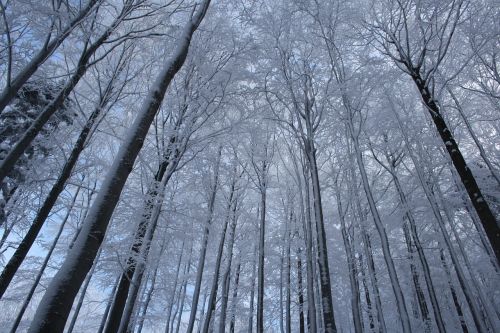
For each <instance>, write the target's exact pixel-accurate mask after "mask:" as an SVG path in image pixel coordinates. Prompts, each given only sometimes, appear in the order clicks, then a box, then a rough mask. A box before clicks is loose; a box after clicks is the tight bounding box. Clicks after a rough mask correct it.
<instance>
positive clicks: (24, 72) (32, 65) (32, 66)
mask: <svg viewBox="0 0 500 333" xmlns="http://www.w3.org/2000/svg"><path fill="white" fill-rule="evenodd" d="M99 2H101V0H89V1H88V3H87V4H86V5H85V6H83V7H82V8H81V9H80V11H79V12H78V13H77V14H76V15H75V17H74V18H73V19H72V20H71V22H70V23H69V24H68V25H67V26H66V27H64V29H63V30H62V31H61V32H60V33H59V34H58V35H57V36H56V37H55V38H54V39H52V40H51V41H48V42H47V43H45V44H44V45H43V47H42V48H41V49H40V50H39V51H38V52H37V53H36V55H35V56H34V57H33V58H32V59H31V61H30V62H29V63H27V64H26V65H25V66H24V68H23V69H21V71H20V72H19V74H17V75H16V77H14V79H12V80H10V82H9V85H8V86H7V87H6V88H5V89H4V90H3V91H2V93H1V94H0V114H1V113H2V112H3V110H4V109H5V107H6V106H7V105H8V104H9V103H10V102H11V101H12V99H13V98H14V97H16V95H17V93H18V91H19V89H21V87H22V86H23V85H24V84H25V83H26V82H27V81H28V80H29V79H30V78H31V76H32V75H33V74H34V73H35V72H36V71H37V70H38V68H39V67H40V66H41V65H42V64H43V63H44V62H45V61H46V60H47V59H48V58H49V57H50V56H51V55H52V53H53V52H54V51H55V50H56V49H57V48H58V47H59V46H60V45H61V44H62V43H63V42H64V40H65V39H66V37H68V36H69V35H70V34H71V32H72V31H73V29H75V28H76V27H77V26H78V25H80V23H82V21H84V20H85V18H86V17H88V15H89V13H90V12H91V11H92V10H93V9H94V8H95V7H96V4H98V3H99Z"/></svg>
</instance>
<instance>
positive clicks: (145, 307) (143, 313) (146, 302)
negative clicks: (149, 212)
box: [137, 239, 167, 333]
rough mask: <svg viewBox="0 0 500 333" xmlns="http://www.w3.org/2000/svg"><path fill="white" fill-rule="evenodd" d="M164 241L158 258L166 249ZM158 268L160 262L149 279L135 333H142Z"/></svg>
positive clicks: (158, 262)
mask: <svg viewBox="0 0 500 333" xmlns="http://www.w3.org/2000/svg"><path fill="white" fill-rule="evenodd" d="M166 243H167V241H166V239H164V240H163V242H162V244H161V248H160V251H159V252H160V256H161V255H162V254H163V251H164V250H165V247H166ZM159 267H160V260H158V261H157V264H156V266H155V269H154V271H153V274H152V275H153V277H152V278H151V285H150V287H149V290H148V291H147V293H146V298H145V300H144V304H143V305H142V311H141V314H140V316H139V321H138V323H137V333H141V332H142V328H143V327H144V320H145V317H146V313H147V311H148V307H149V303H150V302H151V298H152V297H153V292H154V290H155V284H156V278H157V276H158V268H159Z"/></svg>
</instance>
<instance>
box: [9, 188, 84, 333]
mask: <svg viewBox="0 0 500 333" xmlns="http://www.w3.org/2000/svg"><path fill="white" fill-rule="evenodd" d="M79 193H80V187H78V188H77V189H76V192H75V194H74V195H73V199H72V200H71V204H70V206H69V207H68V209H67V211H66V215H65V216H64V218H63V220H62V222H61V224H60V226H59V229H58V231H57V233H56V237H55V238H54V240H53V241H52V245H51V246H50V248H49V251H48V252H47V254H46V255H45V259H44V260H43V263H42V266H41V267H40V269H39V270H38V274H37V275H36V277H35V281H34V282H33V285H32V286H31V288H30V290H29V292H28V295H27V296H26V298H25V300H24V302H23V304H22V305H21V309H20V310H19V313H18V314H17V317H16V319H15V320H14V324H13V325H12V328H11V329H10V332H11V333H14V332H16V331H17V328H18V326H19V323H20V322H21V319H22V318H23V315H24V312H25V311H26V309H27V308H28V304H29V303H30V301H31V298H32V297H33V295H34V294H35V290H36V288H37V287H38V285H39V283H40V280H41V279H42V276H43V273H44V272H45V269H46V268H47V265H48V264H49V260H50V257H51V256H52V253H53V252H54V250H55V248H56V246H57V242H58V241H59V238H60V237H61V234H62V232H63V230H64V227H65V225H66V222H67V221H68V219H69V216H70V214H71V210H72V209H73V207H74V206H75V202H76V199H77V198H78V194H79Z"/></svg>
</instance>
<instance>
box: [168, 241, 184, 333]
mask: <svg viewBox="0 0 500 333" xmlns="http://www.w3.org/2000/svg"><path fill="white" fill-rule="evenodd" d="M184 246H185V241H184V240H183V241H182V247H181V248H182V250H181V254H180V255H179V260H178V261H177V267H176V270H175V282H174V288H173V289H172V294H171V296H170V301H169V302H168V310H167V323H166V325H165V333H169V332H170V331H171V330H170V323H171V317H172V309H173V307H174V303H175V294H176V291H177V284H178V283H179V273H180V271H181V263H182V258H183V255H184Z"/></svg>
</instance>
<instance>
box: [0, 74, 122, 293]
mask: <svg viewBox="0 0 500 333" xmlns="http://www.w3.org/2000/svg"><path fill="white" fill-rule="evenodd" d="M113 83H114V82H113V80H110V81H109V82H108V85H107V86H106V88H105V92H104V94H103V95H102V96H101V99H100V101H99V104H98V106H97V107H96V108H95V109H94V111H93V112H92V114H91V115H90V117H89V119H88V120H87V122H86V124H85V126H84V127H83V129H82V131H81V132H80V135H79V136H78V139H77V140H76V142H75V145H74V146H73V149H72V150H71V153H70V155H69V157H68V159H67V161H66V163H65V164H64V166H63V168H62V171H61V174H60V175H59V177H58V178H57V180H56V182H55V183H54V185H53V186H52V188H51V190H50V192H49V194H48V195H47V198H46V199H45V201H44V202H43V205H42V207H41V208H40V210H39V211H38V213H37V215H36V217H35V219H34V220H33V223H32V224H31V226H30V228H29V230H28V232H27V233H26V235H25V236H24V238H23V240H22V241H21V243H20V244H19V246H18V247H17V249H16V251H15V252H14V254H13V255H12V257H11V258H10V260H9V262H8V263H7V265H5V268H4V269H3V271H2V274H1V275H0V298H2V296H3V294H4V293H5V290H6V289H7V287H8V286H9V284H10V282H11V281H12V279H13V277H14V275H15V274H16V272H17V270H18V269H19V267H20V266H21V264H22V262H23V261H24V258H26V255H27V254H28V252H29V250H30V249H31V247H32V246H33V244H34V243H35V240H36V238H37V237H38V234H39V233H40V230H41V229H42V227H43V225H44V224H45V221H46V220H47V217H48V216H49V214H50V212H51V210H52V208H53V207H54V205H55V203H56V201H57V198H59V195H60V194H61V192H62V191H63V190H64V185H65V184H66V182H67V181H68V179H69V178H70V177H71V173H72V171H73V168H74V167H75V165H76V162H77V161H78V158H79V157H80V154H81V153H82V151H83V149H84V147H85V143H86V142H88V139H89V136H90V134H91V130H92V128H93V127H94V124H95V122H96V120H97V119H98V117H99V116H100V114H101V113H102V110H103V109H104V108H105V107H106V105H107V104H108V102H109V97H110V96H109V94H110V93H111V91H112V89H113Z"/></svg>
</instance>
